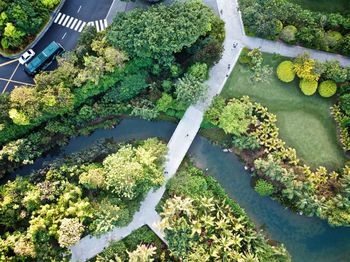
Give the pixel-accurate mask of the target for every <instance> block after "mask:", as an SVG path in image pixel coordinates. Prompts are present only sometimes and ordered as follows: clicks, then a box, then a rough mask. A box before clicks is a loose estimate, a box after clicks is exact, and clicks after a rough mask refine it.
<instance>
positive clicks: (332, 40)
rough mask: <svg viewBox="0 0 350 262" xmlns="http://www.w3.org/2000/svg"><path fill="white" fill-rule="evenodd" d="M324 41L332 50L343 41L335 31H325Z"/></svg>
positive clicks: (340, 35)
mask: <svg viewBox="0 0 350 262" xmlns="http://www.w3.org/2000/svg"><path fill="white" fill-rule="evenodd" d="M324 40H325V42H326V44H327V45H328V46H329V47H330V48H332V47H336V46H338V45H339V44H340V43H341V42H342V41H343V36H342V34H341V33H339V32H337V31H327V32H326V34H325V36H324Z"/></svg>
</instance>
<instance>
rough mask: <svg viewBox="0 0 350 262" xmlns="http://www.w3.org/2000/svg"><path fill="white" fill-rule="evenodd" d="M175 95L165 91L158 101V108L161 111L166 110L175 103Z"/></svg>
mask: <svg viewBox="0 0 350 262" xmlns="http://www.w3.org/2000/svg"><path fill="white" fill-rule="evenodd" d="M173 100H174V99H173V97H172V96H171V95H168V94H167V93H163V94H162V96H161V98H159V99H158V101H157V110H158V111H160V112H166V111H167V110H168V109H169V108H170V107H171V106H172V104H173Z"/></svg>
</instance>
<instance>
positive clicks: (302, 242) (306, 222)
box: [11, 118, 350, 262]
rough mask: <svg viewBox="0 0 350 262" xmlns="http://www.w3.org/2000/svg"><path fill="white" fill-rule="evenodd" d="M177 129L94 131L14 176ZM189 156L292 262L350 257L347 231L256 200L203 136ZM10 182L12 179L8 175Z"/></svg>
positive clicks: (157, 124) (247, 179) (132, 126)
mask: <svg viewBox="0 0 350 262" xmlns="http://www.w3.org/2000/svg"><path fill="white" fill-rule="evenodd" d="M175 128H176V124H175V123H171V122H165V121H152V122H149V121H145V120H141V119H136V118H132V119H124V120H122V121H121V122H120V124H119V125H118V126H116V127H115V128H113V129H98V130H96V131H94V132H93V133H92V134H91V135H89V136H79V137H75V138H72V139H71V140H70V141H69V143H68V144H67V145H66V146H64V147H62V148H61V149H60V150H58V151H55V152H50V154H48V155H47V156H46V157H45V158H40V159H38V160H36V161H35V162H34V164H33V165H30V166H26V167H24V168H22V169H20V170H19V171H20V172H19V173H17V175H26V174H28V172H31V171H33V170H34V169H38V168H41V167H42V166H43V163H44V162H46V163H48V162H51V161H53V160H54V159H56V158H58V157H64V156H65V155H68V154H70V153H73V152H77V151H79V150H82V149H84V148H85V149H86V148H87V147H89V146H90V145H91V144H93V143H94V142H95V141H98V140H101V139H105V138H109V139H114V140H115V141H117V142H122V141H132V140H139V139H146V138H149V137H159V138H161V139H162V140H165V141H168V140H169V139H170V137H171V135H172V133H173V132H174V130H175ZM189 156H190V158H191V159H192V161H194V164H195V165H196V166H198V167H199V168H201V169H202V170H206V169H207V171H206V173H207V174H208V175H211V176H213V177H214V178H215V179H217V180H218V182H219V183H220V185H221V186H222V187H223V188H224V189H225V191H226V192H227V193H228V195H229V196H230V197H231V198H232V199H233V200H234V201H236V202H237V203H238V204H239V205H240V206H241V207H242V208H243V209H244V210H245V212H246V213H247V215H248V216H249V217H250V218H251V219H252V220H253V222H254V223H255V224H256V225H258V226H260V227H261V228H262V229H263V230H264V232H265V233H266V234H267V236H268V237H269V238H270V239H274V240H276V241H278V242H281V243H283V244H284V245H285V246H286V248H287V250H288V251H289V252H290V254H291V256H292V259H293V261H295V262H304V261H320V262H339V261H347V258H348V257H349V256H350V251H349V250H350V229H349V228H345V227H337V228H334V227H330V226H329V225H328V224H327V223H326V222H325V221H322V220H320V219H318V218H315V217H313V218H310V217H306V216H301V215H299V214H296V213H294V212H292V211H291V210H289V209H285V208H284V207H283V206H281V205H280V204H279V203H278V202H277V201H274V200H272V199H271V198H269V197H261V196H259V195H258V194H257V193H256V192H255V190H254V189H253V188H252V187H251V174H250V173H249V172H248V171H247V170H245V169H244V165H243V164H242V162H241V161H240V160H239V158H238V157H237V156H235V155H233V154H230V153H225V152H223V151H222V147H220V146H215V145H213V144H212V143H211V142H209V140H207V139H206V138H204V137H201V136H197V137H196V138H195V140H194V142H193V144H192V146H191V147H190V150H189ZM11 177H12V178H13V177H14V174H12V175H11Z"/></svg>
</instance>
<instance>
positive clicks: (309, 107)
mask: <svg viewBox="0 0 350 262" xmlns="http://www.w3.org/2000/svg"><path fill="white" fill-rule="evenodd" d="M283 60H285V59H284V58H280V57H276V56H274V55H269V54H264V62H265V63H266V64H270V65H273V67H274V72H275V71H276V67H277V65H278V64H279V62H281V61H283ZM249 76H250V70H249V68H248V67H246V66H242V65H240V64H239V63H237V65H236V67H235V68H234V71H233V73H232V74H231V76H230V77H229V79H228V81H227V83H226V86H225V87H224V90H223V91H222V96H224V97H225V98H231V97H241V96H243V95H248V96H249V97H251V98H252V99H253V100H255V101H257V102H259V103H261V104H263V105H264V106H267V107H268V109H269V111H270V112H272V113H274V114H276V115H277V126H278V127H279V129H280V137H281V138H282V139H283V140H284V141H285V142H286V144H287V145H288V146H291V147H294V148H295V149H296V150H297V154H298V157H299V158H301V159H302V160H303V161H304V162H305V163H307V164H308V165H310V166H311V167H313V168H315V167H317V166H320V165H323V166H325V167H327V168H328V169H332V170H333V169H336V168H339V167H342V166H343V165H344V161H345V160H346V156H345V154H344V152H343V150H342V148H341V146H340V143H339V141H338V140H337V136H336V125H335V122H334V120H333V118H332V116H331V115H330V110H329V108H330V106H332V104H333V103H334V99H329V98H328V99H325V98H321V97H320V96H319V95H318V94H317V95H314V96H312V97H307V96H305V95H303V94H302V92H301V91H300V89H299V86H298V82H297V81H294V82H292V83H289V84H286V83H283V82H281V81H280V80H278V79H277V77H276V76H275V73H274V76H273V78H272V79H271V82H270V83H269V84H266V83H253V82H252V81H251V80H250V79H249Z"/></svg>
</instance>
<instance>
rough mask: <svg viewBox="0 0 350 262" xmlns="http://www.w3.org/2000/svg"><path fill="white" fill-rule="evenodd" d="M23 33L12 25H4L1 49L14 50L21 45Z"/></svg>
mask: <svg viewBox="0 0 350 262" xmlns="http://www.w3.org/2000/svg"><path fill="white" fill-rule="evenodd" d="M24 35H25V33H24V32H22V31H20V30H18V29H16V27H15V26H14V25H13V24H12V23H6V27H5V29H4V33H3V35H2V36H3V38H2V39H1V45H2V48H4V49H8V48H16V47H19V46H20V45H21V44H22V43H23V36H24Z"/></svg>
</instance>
